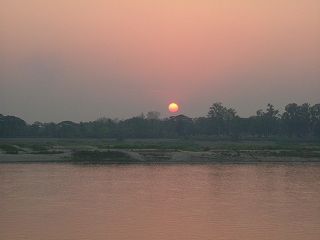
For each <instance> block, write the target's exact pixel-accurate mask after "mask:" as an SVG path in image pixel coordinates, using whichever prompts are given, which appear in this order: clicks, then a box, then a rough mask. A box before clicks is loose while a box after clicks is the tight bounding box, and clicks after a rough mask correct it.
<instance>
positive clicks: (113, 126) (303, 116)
mask: <svg viewBox="0 0 320 240" xmlns="http://www.w3.org/2000/svg"><path fill="white" fill-rule="evenodd" d="M211 136H214V137H220V138H232V139H239V138H246V137H296V138H303V137H320V103H318V104H315V105H313V106H311V105H310V104H309V103H304V104H302V105H298V104H296V103H290V104H288V105H287V106H286V107H285V112H283V113H282V114H280V113H279V110H277V109H275V108H274V106H273V105H272V104H267V108H266V110H262V109H260V110H258V111H257V112H256V115H254V116H250V117H248V118H241V117H239V116H238V115H237V112H236V110H235V109H232V108H229V109H228V108H226V107H224V106H223V105H222V103H221V102H216V103H213V105H212V106H211V107H210V108H209V111H208V114H207V116H205V117H197V118H189V117H188V116H185V115H182V114H180V115H177V116H171V117H169V118H163V119H161V118H160V113H159V112H157V111H150V112H148V113H147V114H146V115H144V114H143V113H141V114H140V115H138V116H135V117H132V118H129V119H125V120H119V119H110V118H106V117H102V118H99V119H97V120H95V121H91V122H80V123H75V122H72V121H62V122H60V123H54V122H50V123H41V122H34V123H33V124H27V123H26V122H25V121H24V120H22V119H20V118H18V117H15V116H4V115H2V114H0V137H2V138H9V137H36V138H37V137H41V138H113V139H118V140H123V139H125V138H141V139H145V138H181V137H211Z"/></svg>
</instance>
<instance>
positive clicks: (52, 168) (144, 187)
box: [0, 163, 320, 240]
mask: <svg viewBox="0 0 320 240" xmlns="http://www.w3.org/2000/svg"><path fill="white" fill-rule="evenodd" d="M0 239H1V240H2V239H6V240H10V239H15V240H16V239H33V240H37V239H41V240H43V239H55V240H56V239H77V240H81V239H86V240H87V239H98V240H99V239H139V240H143V239H201V240H203V239H247V240H248V239H255V240H256V239H260V240H261V239H290V240H292V239H320V164H317V163H308V164H302V163H301V164H281V163H268V164H265V163H260V164H203V165H201V164H199V165H187V164H171V165H170V164H168V165H166V164H156V165H138V164H137V165H73V164H61V163H60V164H59V163H47V164H41V163H32V164H31V163H30V164H21V163H19V164H0Z"/></svg>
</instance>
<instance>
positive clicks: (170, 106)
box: [168, 103, 179, 112]
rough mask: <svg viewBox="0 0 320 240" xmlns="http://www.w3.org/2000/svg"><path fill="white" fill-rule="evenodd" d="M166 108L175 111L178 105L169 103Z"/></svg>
mask: <svg viewBox="0 0 320 240" xmlns="http://www.w3.org/2000/svg"><path fill="white" fill-rule="evenodd" d="M168 108H169V111H170V112H176V111H178V109H179V107H178V105H177V104H176V103H171V104H170V105H169V107H168Z"/></svg>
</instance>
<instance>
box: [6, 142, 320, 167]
mask: <svg viewBox="0 0 320 240" xmlns="http://www.w3.org/2000/svg"><path fill="white" fill-rule="evenodd" d="M19 149H20V150H19V151H17V152H11V153H10V152H7V153H6V152H5V151H0V163H18V162H83V161H85V162H86V163H90V162H91V161H92V162H95V163H96V162H101V163H190V164H193V163H210V162H219V163H255V162H320V151H296V150H210V151H197V152H192V151H182V150H172V149H166V150H158V149H100V148H98V147H93V146H53V147H52V148H50V150H46V151H34V150H32V149H30V148H19ZM107 152H120V153H123V154H124V155H122V157H121V158H119V157H117V156H118V155H117V154H112V155H111V156H110V157H108V156H109V155H108V154H105V153H107ZM75 153H85V154H82V155H85V158H83V157H81V154H78V155H77V156H75ZM90 156H92V157H90ZM96 156H101V157H99V159H95V158H94V157H96ZM123 156H125V158H126V159H127V161H124V157H123Z"/></svg>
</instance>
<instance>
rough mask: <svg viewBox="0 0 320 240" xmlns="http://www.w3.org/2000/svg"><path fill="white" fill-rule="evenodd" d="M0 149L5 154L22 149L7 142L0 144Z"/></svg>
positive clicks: (15, 152) (16, 152)
mask: <svg viewBox="0 0 320 240" xmlns="http://www.w3.org/2000/svg"><path fill="white" fill-rule="evenodd" d="M0 149H2V151H3V152H4V153H5V154H18V152H19V151H22V149H20V148H17V147H16V146H14V145H12V144H9V143H2V144H0Z"/></svg>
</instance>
